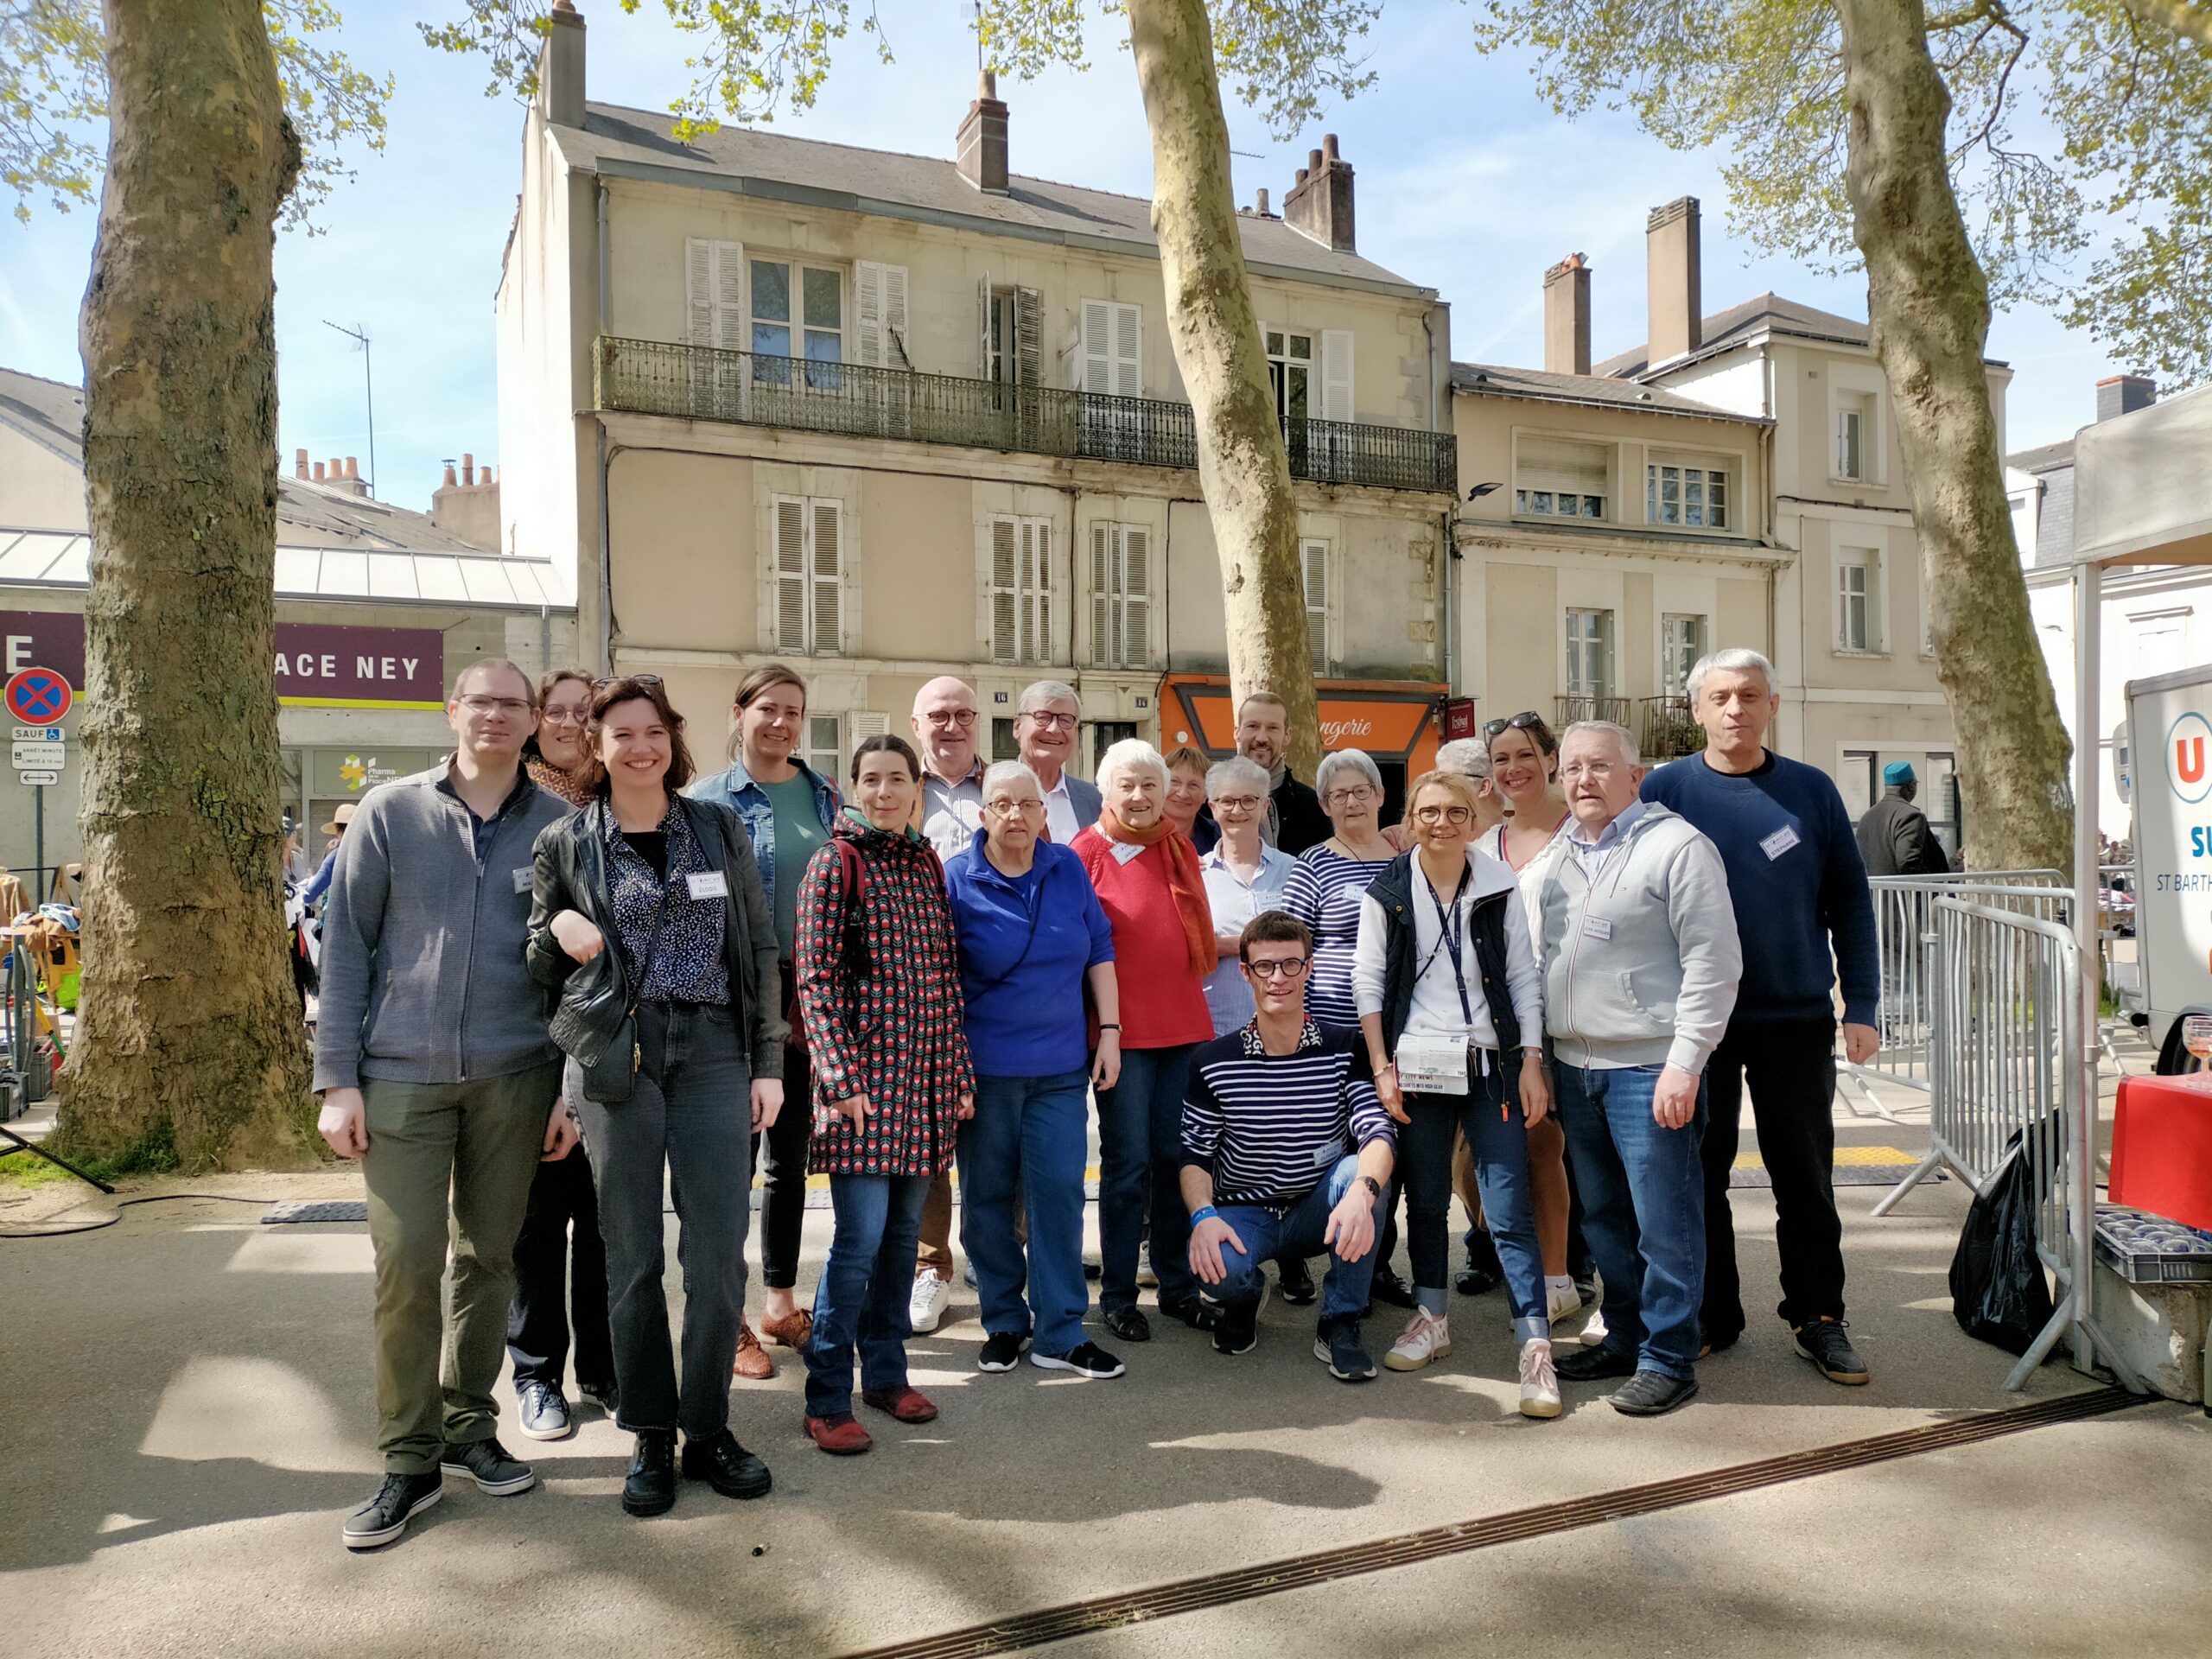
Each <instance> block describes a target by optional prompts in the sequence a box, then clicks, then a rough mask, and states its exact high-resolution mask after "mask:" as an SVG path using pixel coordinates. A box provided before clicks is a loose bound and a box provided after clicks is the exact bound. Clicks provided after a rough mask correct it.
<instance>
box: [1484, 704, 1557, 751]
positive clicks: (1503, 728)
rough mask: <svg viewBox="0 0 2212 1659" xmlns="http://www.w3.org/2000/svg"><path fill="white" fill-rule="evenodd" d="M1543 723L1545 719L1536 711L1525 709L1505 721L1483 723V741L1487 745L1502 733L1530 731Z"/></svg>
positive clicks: (1509, 716)
mask: <svg viewBox="0 0 2212 1659" xmlns="http://www.w3.org/2000/svg"><path fill="white" fill-rule="evenodd" d="M1543 723H1544V717H1543V716H1542V715H1540V714H1538V713H1537V712H1536V711H1535V709H1522V711H1521V712H1520V713H1519V714H1517V715H1507V716H1506V717H1505V718H1504V719H1503V720H1486V721H1484V722H1483V741H1484V742H1486V743H1487V742H1489V741H1491V739H1492V738H1494V737H1496V736H1497V734H1499V733H1500V732H1509V731H1521V732H1526V731H1530V730H1533V729H1534V728H1536V727H1539V726H1541V725H1542V724H1543Z"/></svg>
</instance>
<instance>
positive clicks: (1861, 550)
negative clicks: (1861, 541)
mask: <svg viewBox="0 0 2212 1659" xmlns="http://www.w3.org/2000/svg"><path fill="white" fill-rule="evenodd" d="M1835 598H1836V631H1835V643H1836V649H1837V650H1839V651H1875V650H1878V649H1879V645H1878V640H1877V639H1876V637H1875V633H1874V551H1873V550H1872V548H1865V547H1846V548H1839V549H1838V550H1837V551H1836V556H1835Z"/></svg>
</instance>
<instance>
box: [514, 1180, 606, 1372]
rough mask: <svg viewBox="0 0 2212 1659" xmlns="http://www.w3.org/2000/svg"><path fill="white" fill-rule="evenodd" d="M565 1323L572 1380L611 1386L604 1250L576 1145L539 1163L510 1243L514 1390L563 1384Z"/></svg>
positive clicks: (566, 1365)
mask: <svg viewBox="0 0 2212 1659" xmlns="http://www.w3.org/2000/svg"><path fill="white" fill-rule="evenodd" d="M572 1230H573V1236H572ZM563 1280H565V1281H567V1282H566V1283H565V1284H564V1283H563ZM571 1319H574V1320H575V1344H576V1381H577V1382H578V1383H588V1384H591V1385H594V1386H605V1385H611V1384H612V1383H613V1381H614V1339H613V1336H612V1335H611V1334H610V1333H609V1332H608V1329H607V1246H606V1245H605V1243H602V1242H601V1239H600V1236H599V1199H598V1198H597V1196H596V1194H595V1193H594V1191H593V1188H592V1175H591V1160H590V1159H589V1158H588V1157H586V1156H585V1155H584V1149H583V1148H582V1147H576V1148H575V1150H574V1151H573V1152H571V1153H569V1155H568V1156H567V1157H565V1158H563V1159H561V1160H559V1161H558V1162H556V1163H550V1164H540V1165H539V1166H537V1175H536V1176H535V1177H533V1178H532V1179H531V1184H530V1208H529V1209H528V1211H525V1212H524V1216H523V1222H522V1231H521V1233H520V1234H519V1235H518V1236H517V1237H516V1239H515V1299H514V1302H513V1304H512V1306H510V1307H509V1308H508V1310H507V1354H508V1357H510V1358H512V1360H513V1361H514V1363H515V1386H516V1387H517V1388H520V1387H521V1386H522V1385H523V1384H524V1383H544V1384H545V1385H546V1386H547V1387H549V1388H554V1389H557V1388H559V1387H561V1386H562V1379H563V1376H566V1375H567V1372H568V1368H569V1321H570V1320H571Z"/></svg>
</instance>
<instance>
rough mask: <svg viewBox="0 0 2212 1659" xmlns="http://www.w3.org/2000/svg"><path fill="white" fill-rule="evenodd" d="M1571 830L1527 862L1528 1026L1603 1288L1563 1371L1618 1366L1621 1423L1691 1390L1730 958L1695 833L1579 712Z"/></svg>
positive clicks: (1729, 928) (1728, 929) (1586, 1375)
mask: <svg viewBox="0 0 2212 1659" xmlns="http://www.w3.org/2000/svg"><path fill="white" fill-rule="evenodd" d="M1559 760H1560V766H1559V778H1560V786H1561V787H1562V788H1563V789H1564V790H1565V791H1566V793H1567V810H1568V811H1570V812H1571V813H1573V817H1574V827H1573V829H1570V830H1569V831H1568V832H1567V834H1566V835H1565V836H1561V837H1560V839H1559V840H1558V841H1557V842H1554V843H1553V845H1552V847H1551V849H1549V850H1548V851H1547V852H1546V853H1545V854H1544V855H1543V856H1542V857H1541V858H1540V859H1538V860H1537V861H1536V862H1535V864H1534V865H1532V866H1531V867H1530V868H1529V871H1528V872H1527V874H1524V876H1523V877H1522V880H1524V881H1527V882H1531V883H1534V884H1535V887H1536V893H1537V898H1538V901H1539V924H1538V930H1537V939H1536V948H1537V955H1538V958H1539V960H1540V961H1541V963H1542V965H1543V971H1544V1029H1545V1032H1546V1034H1547V1035H1548V1036H1549V1037H1550V1039H1551V1042H1552V1056H1553V1060H1554V1075H1555V1085H1554V1087H1555V1095H1556V1098H1557V1100H1558V1103H1559V1114H1560V1124H1561V1126H1562V1127H1563V1128H1565V1129H1566V1131H1567V1149H1568V1152H1569V1154H1570V1155H1571V1156H1572V1157H1573V1160H1574V1173H1575V1177H1576V1179H1577V1180H1578V1182H1579V1183H1580V1187H1581V1192H1582V1203H1583V1207H1584V1210H1585V1214H1584V1217H1583V1231H1584V1232H1585V1234H1586V1236H1588V1238H1589V1241H1590V1247H1591V1249H1592V1252H1593V1253H1594V1254H1595V1255H1596V1256H1597V1258H1598V1271H1599V1273H1600V1274H1603V1275H1604V1278H1605V1342H1604V1344H1602V1345H1601V1346H1599V1347H1596V1348H1585V1349H1582V1350H1580V1351H1571V1352H1568V1353H1565V1354H1562V1355H1561V1356H1560V1358H1559V1360H1558V1368H1559V1375H1560V1379H1561V1380H1562V1381H1569V1382H1589V1381H1594V1380H1596V1379H1598V1378H1599V1377H1609V1376H1623V1377H1626V1378H1628V1381H1627V1382H1626V1383H1624V1385H1623V1386H1622V1387H1621V1388H1620V1389H1618V1390H1617V1391H1616V1392H1615V1393H1614V1394H1613V1395H1611V1403H1612V1405H1613V1408H1615V1409H1616V1410H1618V1411H1621V1412H1624V1413H1625V1414H1628V1415H1630V1416H1636V1417H1656V1416H1658V1415H1659V1414H1662V1413H1663V1412H1669V1411H1672V1410H1674V1409H1675V1408H1676V1407H1677V1406H1680V1405H1682V1404H1684V1403H1685V1402H1688V1400H1690V1399H1691V1398H1692V1397H1693V1396H1694V1395H1695V1394H1696V1393H1697V1359H1698V1350H1699V1343H1700V1338H1699V1332H1698V1306H1699V1304H1700V1301H1701V1300H1703V1297H1704V1294H1705V1198H1704V1194H1705V1185H1704V1174H1703V1173H1702V1168H1701V1166H1700V1161H1699V1156H1698V1146H1699V1141H1700V1137H1701V1136H1702V1135H1703V1133H1704V1128H1705V1116H1706V1112H1705V1083H1704V1075H1703V1074H1704V1071H1705V1063H1706V1061H1707V1058H1710V1057H1711V1055H1712V1053H1713V1046H1714V1045H1715V1044H1717V1043H1718V1042H1719V1040H1720V1038H1721V1035H1722V1033H1724V1032H1726V1030H1727V1028H1728V1015H1729V1014H1730V1012H1731V1011H1732V1009H1733V1008H1734V1007H1735V1006H1736V983H1737V981H1738V979H1739V978H1740V977H1741V976H1742V974H1743V966H1744V958H1743V951H1742V949H1741V946H1740V945H1739V944H1738V940H1737V937H1736V912H1735V910H1734V907H1733V906H1732V905H1731V904H1730V903H1729V899H1728V874H1727V871H1726V869H1725V868H1723V866H1722V864H1721V861H1720V854H1719V849H1716V848H1715V847H1714V846H1713V843H1712V842H1710V841H1709V840H1707V838H1706V837H1705V836H1703V835H1702V834H1700V832H1699V831H1698V830H1696V829H1693V828H1691V827H1690V825H1689V824H1688V823H1687V822H1686V821H1685V820H1684V819H1682V818H1681V817H1678V816H1676V815H1675V813H1673V812H1670V811H1669V810H1667V809H1666V808H1665V807H1663V806H1660V805H1657V804H1646V803H1644V802H1642V801H1639V800H1638V799H1637V785H1639V784H1641V783H1642V782H1643V766H1640V765H1639V764H1638V762H1637V749H1636V740H1635V739H1634V738H1633V737H1631V736H1630V734H1629V733H1628V732H1627V730H1626V729H1625V728H1623V727H1619V726H1616V725H1613V724H1611V722H1609V721H1581V722H1579V723H1577V724H1575V725H1573V726H1570V727H1568V728H1567V731H1566V734H1565V735H1563V736H1562V737H1561V738H1560V753H1559Z"/></svg>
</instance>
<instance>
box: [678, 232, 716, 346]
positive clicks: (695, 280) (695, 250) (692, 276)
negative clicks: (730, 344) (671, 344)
mask: <svg viewBox="0 0 2212 1659" xmlns="http://www.w3.org/2000/svg"><path fill="white" fill-rule="evenodd" d="M683 312H684V316H685V319H686V321H687V325H688V327H689V330H690V334H689V338H690V342H691V344H693V345H694V346H712V345H713V344H714V343H715V245H714V244H713V243H711V242H701V241H698V240H697V239H696V238H689V237H687V238H684V243H683Z"/></svg>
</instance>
